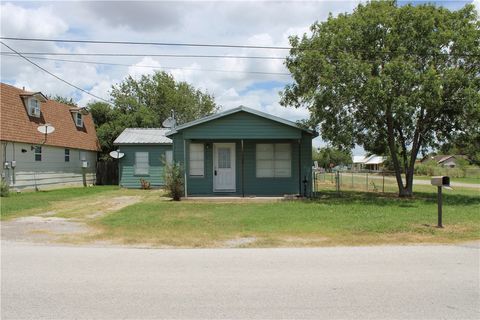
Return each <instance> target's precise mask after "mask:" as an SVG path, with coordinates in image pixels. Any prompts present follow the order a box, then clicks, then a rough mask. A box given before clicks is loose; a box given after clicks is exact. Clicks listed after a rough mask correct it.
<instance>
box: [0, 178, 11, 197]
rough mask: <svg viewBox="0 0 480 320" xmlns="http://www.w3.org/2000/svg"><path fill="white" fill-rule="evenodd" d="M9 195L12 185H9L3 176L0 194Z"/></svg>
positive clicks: (0, 183)
mask: <svg viewBox="0 0 480 320" xmlns="http://www.w3.org/2000/svg"><path fill="white" fill-rule="evenodd" d="M9 195H10V187H9V185H8V182H7V180H5V179H4V178H2V179H1V182H0V196H1V197H8V196H9Z"/></svg>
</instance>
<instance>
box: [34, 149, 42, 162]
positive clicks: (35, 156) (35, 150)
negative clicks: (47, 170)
mask: <svg viewBox="0 0 480 320" xmlns="http://www.w3.org/2000/svg"><path fill="white" fill-rule="evenodd" d="M37 150H40V152H37ZM42 151H43V150H42V146H35V149H34V151H33V160H35V161H36V162H40V161H42V158H43V157H42ZM37 155H39V156H40V160H37Z"/></svg>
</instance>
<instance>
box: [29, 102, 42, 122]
mask: <svg viewBox="0 0 480 320" xmlns="http://www.w3.org/2000/svg"><path fill="white" fill-rule="evenodd" d="M28 114H29V115H31V116H32V117H36V118H40V101H38V100H37V99H35V98H30V99H28Z"/></svg>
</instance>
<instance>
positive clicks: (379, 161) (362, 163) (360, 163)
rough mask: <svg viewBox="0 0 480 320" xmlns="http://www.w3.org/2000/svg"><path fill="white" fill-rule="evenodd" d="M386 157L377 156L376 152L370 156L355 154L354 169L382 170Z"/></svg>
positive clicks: (353, 159)
mask: <svg viewBox="0 0 480 320" xmlns="http://www.w3.org/2000/svg"><path fill="white" fill-rule="evenodd" d="M385 159H386V158H385V157H382V156H377V155H375V154H373V155H370V156H353V158H352V162H353V165H352V169H353V170H356V171H359V170H372V171H380V170H382V169H383V163H384V162H385Z"/></svg>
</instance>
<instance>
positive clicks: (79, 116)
mask: <svg viewBox="0 0 480 320" xmlns="http://www.w3.org/2000/svg"><path fill="white" fill-rule="evenodd" d="M74 118H75V125H76V126H77V127H80V128H81V127H83V117H82V114H81V113H80V112H77V113H75V117H74Z"/></svg>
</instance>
